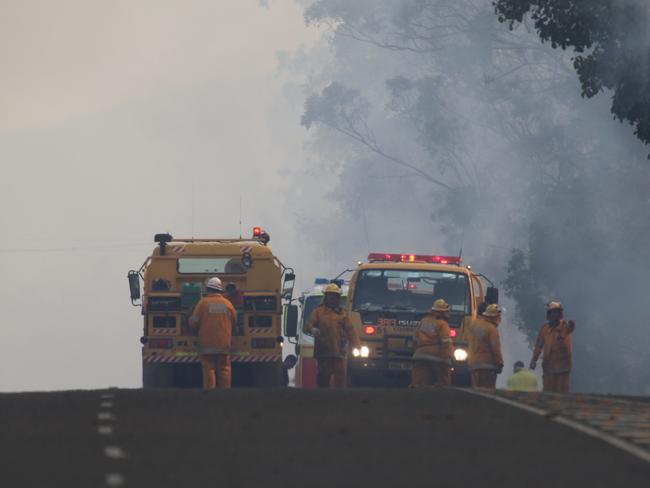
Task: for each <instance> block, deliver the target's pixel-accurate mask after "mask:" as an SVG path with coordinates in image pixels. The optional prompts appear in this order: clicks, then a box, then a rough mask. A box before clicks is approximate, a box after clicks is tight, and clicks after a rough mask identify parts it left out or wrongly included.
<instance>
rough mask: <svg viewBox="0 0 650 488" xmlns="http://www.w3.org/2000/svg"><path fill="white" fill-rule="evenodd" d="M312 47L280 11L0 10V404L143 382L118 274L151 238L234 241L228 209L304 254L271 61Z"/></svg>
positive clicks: (187, 7)
mask: <svg viewBox="0 0 650 488" xmlns="http://www.w3.org/2000/svg"><path fill="white" fill-rule="evenodd" d="M315 37H316V34H314V30H313V29H308V28H306V26H305V24H304V20H303V18H302V12H301V11H300V9H298V8H297V7H296V6H295V5H294V4H293V2H291V1H289V0H286V1H284V0H278V1H275V2H273V8H271V9H262V8H260V6H259V5H258V3H257V2H256V1H254V0H251V1H232V2H212V1H207V0H196V1H190V2H164V3H161V2H157V1H153V0H151V1H144V2H136V3H134V2H127V1H117V2H110V3H109V4H107V3H106V2H95V1H92V2H88V1H73V0H66V1H62V2H56V3H53V2H46V1H27V2H5V3H4V4H3V14H2V16H1V17H0V59H2V60H3V62H2V64H1V66H0V80H1V81H0V107H1V108H2V109H1V110H0V161H2V163H1V164H2V172H3V177H2V178H1V179H0V229H2V237H3V239H2V243H1V244H0V271H1V273H2V276H3V280H2V283H1V284H0V296H2V297H3V298H2V304H3V310H4V319H3V326H2V330H3V344H4V345H5V350H4V353H3V355H2V358H1V359H0V391H8V390H33V389H59V388H87V387H103V386H107V385H116V386H137V385H139V384H140V376H139V375H140V358H139V343H138V339H139V337H140V335H141V317H140V315H139V312H138V310H137V309H134V308H133V307H131V305H130V303H129V300H128V289H127V284H126V272H127V271H128V270H129V269H131V268H134V267H136V268H137V267H139V265H140V264H141V263H142V262H143V261H144V259H145V257H146V256H147V255H148V254H149V253H150V252H151V249H152V247H153V246H152V244H153V242H152V239H153V235H154V233H156V232H161V231H163V232H164V231H170V232H172V233H173V234H175V235H177V236H181V237H182V236H188V235H190V234H191V233H192V230H193V231H194V234H195V235H197V236H198V235H204V236H232V235H236V234H237V233H239V201H240V195H241V196H242V197H243V221H244V232H248V231H249V229H248V228H249V227H252V226H253V225H264V226H266V227H267V228H268V229H269V231H270V232H271V234H272V238H273V244H275V246H276V248H277V252H278V254H279V255H280V257H281V258H282V259H283V260H284V261H291V260H292V259H294V256H298V255H300V253H301V252H302V250H301V249H300V248H299V247H298V248H296V246H294V245H293V242H294V239H292V234H293V233H294V232H295V231H294V228H293V221H292V220H291V219H287V218H286V214H285V209H284V202H285V196H284V193H283V189H284V188H286V185H285V181H284V178H283V176H282V174H281V170H282V168H285V167H287V165H290V164H295V162H297V161H299V159H300V154H301V150H302V147H301V140H302V138H304V135H303V133H302V131H300V130H299V129H298V127H297V122H296V120H297V118H298V116H299V112H295V113H294V112H292V111H291V109H287V108H286V107H285V106H284V105H283V103H282V102H281V97H282V95H281V90H282V81H281V80H280V79H279V78H278V76H277V73H276V69H277V66H278V64H277V63H278V61H277V57H276V53H277V52H278V51H281V50H288V49H293V48H295V47H296V46H299V45H301V44H304V43H307V44H309V43H311V42H313V39H314V38H315ZM296 260H297V259H296Z"/></svg>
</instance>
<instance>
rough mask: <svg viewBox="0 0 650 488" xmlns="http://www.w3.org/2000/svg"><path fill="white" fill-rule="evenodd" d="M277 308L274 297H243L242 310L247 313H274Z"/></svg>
mask: <svg viewBox="0 0 650 488" xmlns="http://www.w3.org/2000/svg"><path fill="white" fill-rule="evenodd" d="M277 308H278V302H277V299H276V297H275V296H274V295H271V296H261V297H251V296H244V310H247V311H253V310H254V311H258V312H259V311H275V310H277Z"/></svg>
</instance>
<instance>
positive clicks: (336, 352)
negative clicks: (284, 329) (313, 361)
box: [305, 303, 361, 358]
mask: <svg viewBox="0 0 650 488" xmlns="http://www.w3.org/2000/svg"><path fill="white" fill-rule="evenodd" d="M315 328H316V329H318V331H319V333H318V335H317V336H315V337H314V357H316V358H345V357H347V348H348V344H351V345H352V347H361V345H360V343H359V336H358V335H357V331H356V330H355V329H354V327H353V325H352V324H351V323H350V318H349V317H348V313H347V312H346V311H345V310H344V309H342V308H337V309H334V308H330V307H328V306H327V305H325V304H324V303H321V304H320V305H319V306H318V307H316V308H315V309H314V311H313V312H312V313H311V315H310V316H309V320H307V325H305V332H307V333H308V334H312V333H313V330H314V329H315Z"/></svg>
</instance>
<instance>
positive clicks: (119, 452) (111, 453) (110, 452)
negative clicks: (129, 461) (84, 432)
mask: <svg viewBox="0 0 650 488" xmlns="http://www.w3.org/2000/svg"><path fill="white" fill-rule="evenodd" d="M104 455H105V456H106V457H107V458H109V459H126V453H125V452H124V450H123V449H122V448H121V447H119V446H106V447H105V448H104Z"/></svg>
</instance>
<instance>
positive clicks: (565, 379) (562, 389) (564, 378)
mask: <svg viewBox="0 0 650 488" xmlns="http://www.w3.org/2000/svg"><path fill="white" fill-rule="evenodd" d="M569 374H570V373H568V372H567V373H544V375H543V377H542V379H543V382H544V392H545V393H569Z"/></svg>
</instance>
